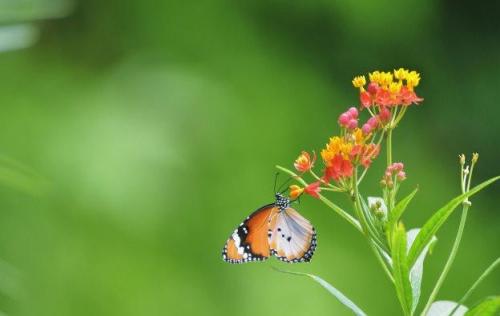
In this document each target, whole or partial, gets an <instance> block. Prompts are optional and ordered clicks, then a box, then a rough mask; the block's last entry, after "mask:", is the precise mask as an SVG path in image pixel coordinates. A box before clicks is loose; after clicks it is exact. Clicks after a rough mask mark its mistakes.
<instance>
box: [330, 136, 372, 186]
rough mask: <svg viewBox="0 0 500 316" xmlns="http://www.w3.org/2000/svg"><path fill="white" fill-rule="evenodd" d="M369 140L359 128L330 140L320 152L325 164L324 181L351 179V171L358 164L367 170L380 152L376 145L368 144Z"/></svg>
mask: <svg viewBox="0 0 500 316" xmlns="http://www.w3.org/2000/svg"><path fill="white" fill-rule="evenodd" d="M369 139H370V135H366V134H365V133H364V132H363V131H362V130H361V129H359V128H355V129H354V130H352V131H347V133H345V134H344V135H343V136H334V137H332V138H330V141H329V142H328V144H326V147H325V148H324V149H323V150H322V151H321V158H322V159H323V162H324V164H325V170H324V176H323V179H324V181H325V182H329V181H330V180H331V179H333V180H335V181H339V180H340V179H341V178H348V177H351V176H352V173H353V169H354V168H355V167H356V166H357V165H359V164H361V165H362V166H363V167H365V168H368V167H369V166H370V164H371V162H372V160H373V159H374V158H376V157H377V155H378V153H379V151H380V150H379V146H378V145H375V144H373V143H370V142H368V140H369Z"/></svg>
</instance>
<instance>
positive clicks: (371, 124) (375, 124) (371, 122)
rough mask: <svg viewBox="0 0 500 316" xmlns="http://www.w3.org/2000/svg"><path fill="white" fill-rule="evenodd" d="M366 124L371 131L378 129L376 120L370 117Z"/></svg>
mask: <svg viewBox="0 0 500 316" xmlns="http://www.w3.org/2000/svg"><path fill="white" fill-rule="evenodd" d="M366 124H368V125H370V126H371V127H372V129H375V128H377V127H378V119H377V118H376V117H370V118H369V119H368V121H367V122H366Z"/></svg>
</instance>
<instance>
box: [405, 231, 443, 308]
mask: <svg viewBox="0 0 500 316" xmlns="http://www.w3.org/2000/svg"><path fill="white" fill-rule="evenodd" d="M419 231H420V228H414V229H411V230H409V231H408V233H406V238H407V246H408V249H410V247H411V245H412V244H413V242H414V241H415V237H417V234H418V232H419ZM436 241H437V238H436V237H435V236H433V238H432V239H431V241H430V242H429V244H427V246H426V247H425V248H424V251H422V253H421V254H420V256H419V257H418V258H417V261H415V264H414V265H413V267H411V269H410V284H411V289H412V295H413V301H412V313H414V312H415V309H416V308H417V305H418V300H419V299H420V287H421V285H422V277H423V273H424V260H425V257H426V256H427V253H428V252H430V249H431V248H432V247H433V246H434V243H435V242H436Z"/></svg>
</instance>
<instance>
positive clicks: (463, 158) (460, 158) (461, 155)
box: [458, 154, 465, 166]
mask: <svg viewBox="0 0 500 316" xmlns="http://www.w3.org/2000/svg"><path fill="white" fill-rule="evenodd" d="M458 160H459V161H460V164H461V165H462V166H463V165H465V155H464V154H460V155H458Z"/></svg>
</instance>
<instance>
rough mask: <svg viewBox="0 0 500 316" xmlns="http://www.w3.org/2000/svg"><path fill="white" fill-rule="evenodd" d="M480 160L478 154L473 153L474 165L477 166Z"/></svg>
mask: <svg viewBox="0 0 500 316" xmlns="http://www.w3.org/2000/svg"><path fill="white" fill-rule="evenodd" d="M478 159H479V154H478V153H473V154H472V163H473V164H475V163H476V162H477V160H478Z"/></svg>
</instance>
